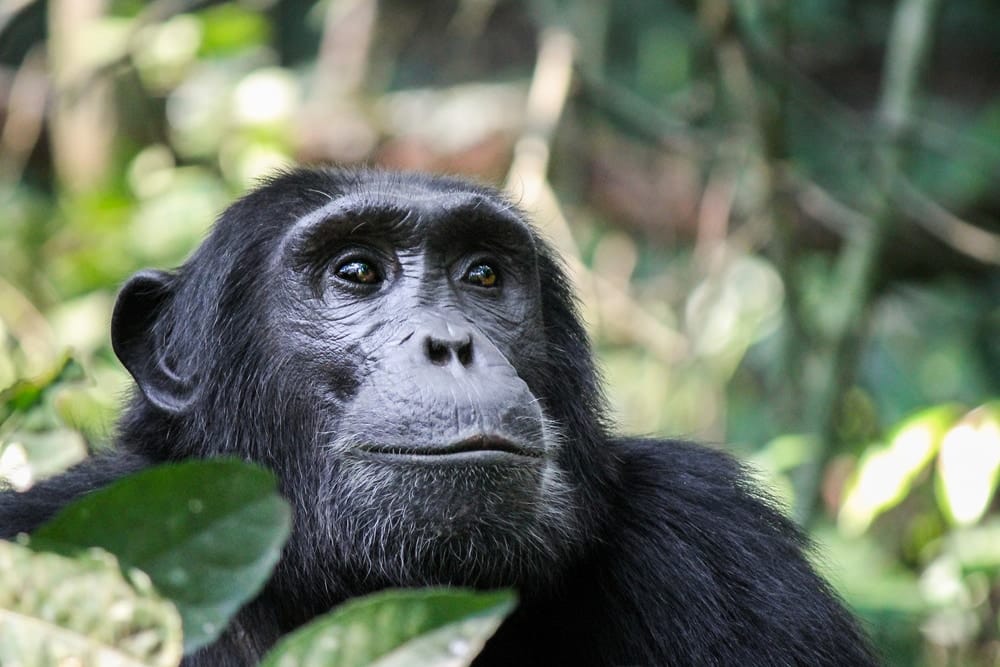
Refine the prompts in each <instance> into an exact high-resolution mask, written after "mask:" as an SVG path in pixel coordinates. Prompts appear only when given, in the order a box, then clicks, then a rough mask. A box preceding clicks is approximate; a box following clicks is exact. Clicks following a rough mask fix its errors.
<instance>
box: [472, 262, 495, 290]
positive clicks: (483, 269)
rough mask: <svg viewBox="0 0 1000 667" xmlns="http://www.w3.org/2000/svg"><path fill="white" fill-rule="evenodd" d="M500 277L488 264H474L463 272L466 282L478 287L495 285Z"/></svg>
mask: <svg viewBox="0 0 1000 667" xmlns="http://www.w3.org/2000/svg"><path fill="white" fill-rule="evenodd" d="M499 279H500V277H499V276H498V275H497V272H496V271H494V270H493V267H492V266H490V265H489V264H476V265H475V266H473V267H472V268H471V269H469V272H468V273H466V274H465V280H466V282H469V283H472V284H473V285H479V286H480V287H496V284H497V281H498V280H499Z"/></svg>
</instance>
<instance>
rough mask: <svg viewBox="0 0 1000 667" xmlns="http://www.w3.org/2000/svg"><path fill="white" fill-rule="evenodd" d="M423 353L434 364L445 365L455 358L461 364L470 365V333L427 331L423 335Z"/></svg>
mask: <svg viewBox="0 0 1000 667" xmlns="http://www.w3.org/2000/svg"><path fill="white" fill-rule="evenodd" d="M424 353H425V354H426V355H427V358H428V359H429V360H430V362H431V363H432V364H434V365H435V366H447V365H448V364H450V363H451V361H452V359H455V360H456V361H458V363H460V364H461V365H462V366H465V367H469V366H471V365H472V334H470V333H468V332H461V331H454V330H453V329H452V328H451V327H448V331H447V333H445V332H436V333H427V334H426V335H425V336H424Z"/></svg>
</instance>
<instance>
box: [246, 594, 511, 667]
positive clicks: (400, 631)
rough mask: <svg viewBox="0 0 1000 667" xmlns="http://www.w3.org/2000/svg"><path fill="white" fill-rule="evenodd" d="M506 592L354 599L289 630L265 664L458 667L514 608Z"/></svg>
mask: <svg viewBox="0 0 1000 667" xmlns="http://www.w3.org/2000/svg"><path fill="white" fill-rule="evenodd" d="M514 603H515V597H514V594H513V593H510V592H507V591H497V592H491V593H478V592H474V591H469V590H461V589H423V590H398V591H386V592H383V593H378V594H375V595H370V596H368V597H364V598H359V599H356V600H351V601H350V602H347V603H345V604H344V605H342V606H340V607H338V608H337V609H335V610H334V611H333V612H331V613H329V614H327V615H325V616H322V617H320V618H319V619H317V620H315V621H313V622H312V623H310V624H308V625H306V626H305V627H304V628H302V629H301V630H299V631H297V632H295V633H293V634H291V635H289V636H288V637H286V638H285V639H283V640H282V641H281V642H279V643H278V645H277V646H276V647H275V648H274V650H273V651H271V652H270V653H269V654H268V655H267V656H266V657H265V658H264V661H263V662H262V663H261V665H262V667H327V666H328V665H337V667H361V666H362V665H370V666H374V665H377V666H378V667H404V666H413V667H417V666H420V667H435V666H442V667H443V666H444V665H447V666H448V667H462V666H463V665H469V664H471V663H472V660H473V658H475V656H476V655H477V654H478V653H479V651H481V650H482V647H483V645H484V644H485V643H486V640H487V639H489V638H490V636H492V635H493V633H494V632H496V629H497V628H498V627H500V623H502V622H503V619H504V618H506V616H507V614H509V613H510V612H511V610H513V608H514Z"/></svg>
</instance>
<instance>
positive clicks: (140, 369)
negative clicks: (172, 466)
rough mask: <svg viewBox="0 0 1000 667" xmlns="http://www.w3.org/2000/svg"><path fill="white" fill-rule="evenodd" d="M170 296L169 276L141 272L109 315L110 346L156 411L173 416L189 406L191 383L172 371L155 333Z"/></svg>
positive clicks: (171, 283) (156, 272)
mask: <svg viewBox="0 0 1000 667" xmlns="http://www.w3.org/2000/svg"><path fill="white" fill-rule="evenodd" d="M173 297H174V288H173V278H172V277H171V275H170V274H169V273H166V272H164V271H140V272H139V273H137V274H135V275H134V276H132V277H131V278H130V279H129V281H128V282H127V283H125V286H124V287H122V289H121V292H120V293H119V294H118V301H117V302H116V303H115V310H114V314H113V315H112V316H111V346H112V347H113V348H114V350H115V354H116V355H118V359H120V360H121V362H122V364H123V365H124V366H125V368H126V369H128V372H129V373H131V375H132V377H133V378H135V381H136V384H137V385H139V390H140V391H142V393H143V395H145V397H146V398H147V399H149V401H150V402H151V403H152V404H153V405H155V406H156V407H157V408H159V409H161V410H163V411H165V412H169V413H175V414H176V413H179V412H182V411H184V410H185V409H186V408H187V407H188V406H189V405H190V404H191V402H192V400H193V398H194V382H193V381H192V379H191V378H189V377H184V376H181V375H179V374H178V373H177V372H176V371H175V370H174V369H173V368H171V364H170V363H169V361H168V359H167V358H166V355H165V354H164V350H163V349H161V340H160V339H159V337H158V336H157V335H156V332H155V329H156V325H157V322H158V321H159V320H160V318H161V317H162V316H163V311H164V308H165V307H166V306H167V305H168V304H169V303H170V301H171V300H172V299H173Z"/></svg>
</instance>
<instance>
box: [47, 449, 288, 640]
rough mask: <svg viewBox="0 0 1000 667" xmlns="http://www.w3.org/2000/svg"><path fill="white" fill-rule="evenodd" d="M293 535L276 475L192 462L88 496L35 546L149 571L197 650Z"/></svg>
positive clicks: (237, 465) (252, 590)
mask: <svg viewBox="0 0 1000 667" xmlns="http://www.w3.org/2000/svg"><path fill="white" fill-rule="evenodd" d="M289 530H290V510H289V507H288V504H287V503H286V502H285V501H284V499H282V498H281V497H280V496H279V495H278V493H277V491H276V490H275V481H274V477H273V476H272V475H271V473H269V472H268V471H266V470H264V469H262V468H258V467H256V466H251V465H248V464H246V463H242V462H239V461H231V460H214V461H188V462H184V463H178V464H172V465H166V466H161V467H157V468H152V469H150V470H146V471H143V472H140V473H138V474H136V475H131V476H129V477H126V478H124V479H122V480H120V481H118V482H116V483H115V484H112V485H111V486H109V487H107V488H105V489H102V490H99V491H96V492H94V493H92V494H90V495H88V496H86V497H84V498H83V499H81V500H79V501H77V502H76V503H73V504H72V505H70V506H68V507H66V508H65V509H63V510H62V511H61V512H60V513H59V514H58V515H56V517H55V518H53V519H52V521H50V522H49V523H47V524H45V525H44V526H42V527H41V528H39V529H38V530H37V531H36V532H35V533H34V535H33V536H32V541H31V545H32V546H33V547H36V548H41V549H49V550H56V551H60V552H63V553H66V552H72V551H74V550H76V549H79V548H83V547H91V546H99V547H101V548H103V549H106V550H108V551H110V552H111V553H113V554H115V556H117V557H118V559H119V561H120V562H121V564H122V566H123V567H126V568H127V567H135V568H138V569H140V570H142V571H143V572H145V573H147V574H148V575H149V577H150V578H151V579H152V580H153V583H154V584H155V585H156V588H157V589H158V590H159V591H160V592H161V593H162V594H163V595H165V596H167V597H169V598H170V599H171V600H172V601H173V602H174V603H175V604H176V605H177V607H178V609H179V610H180V612H181V617H182V618H183V620H184V650H185V652H191V651H193V650H194V649H196V648H198V647H200V646H202V645H204V644H206V643H208V642H210V641H212V640H213V639H215V638H216V637H218V635H219V633H220V632H221V631H222V630H223V629H224V628H225V626H226V623H227V622H228V621H229V619H230V617H231V616H232V615H233V614H234V613H236V611H237V610H238V609H239V608H240V607H241V606H242V605H243V604H244V603H245V602H246V601H247V600H249V599H250V598H251V597H253V596H254V595H255V594H256V593H257V592H258V591H259V590H260V589H261V587H262V586H263V585H264V583H265V582H266V581H267V578H268V576H269V575H270V573H271V570H272V568H273V567H274V564H275V563H276V562H277V560H278V557H279V556H280V554H281V547H282V545H284V543H285V540H286V539H287V538H288V533H289Z"/></svg>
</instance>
